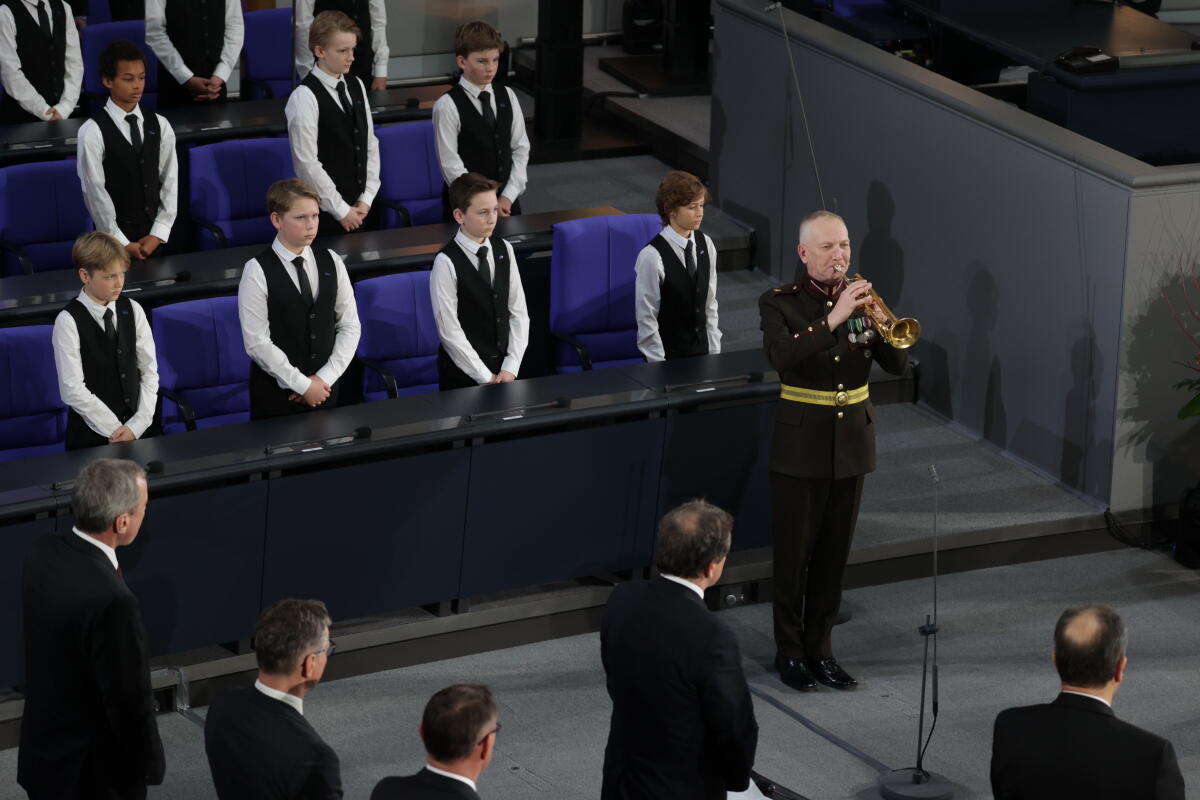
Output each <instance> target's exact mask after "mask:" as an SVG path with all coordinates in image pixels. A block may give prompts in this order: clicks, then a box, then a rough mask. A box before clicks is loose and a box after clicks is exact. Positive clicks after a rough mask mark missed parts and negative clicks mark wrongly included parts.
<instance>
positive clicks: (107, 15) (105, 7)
mask: <svg viewBox="0 0 1200 800" xmlns="http://www.w3.org/2000/svg"><path fill="white" fill-rule="evenodd" d="M86 5H87V21H88V25H101V24H103V23H106V22H112V21H113V18H112V8H111V7H110V6H109V4H108V0H88V2H87V4H86Z"/></svg>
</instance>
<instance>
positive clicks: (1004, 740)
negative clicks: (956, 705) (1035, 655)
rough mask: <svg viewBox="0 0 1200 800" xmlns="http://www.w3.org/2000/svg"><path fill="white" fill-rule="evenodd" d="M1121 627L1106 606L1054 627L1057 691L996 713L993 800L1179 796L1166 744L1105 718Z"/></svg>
mask: <svg viewBox="0 0 1200 800" xmlns="http://www.w3.org/2000/svg"><path fill="white" fill-rule="evenodd" d="M1125 664H1126V659H1125V624H1124V623H1123V622H1122V621H1121V618H1120V617H1119V616H1117V612H1115V611H1113V610H1112V609H1111V608H1108V607H1107V606H1087V607H1085V608H1070V609H1067V610H1066V611H1065V612H1063V615H1062V616H1061V617H1059V620H1058V625H1057V626H1056V627H1055V628H1054V666H1055V667H1056V668H1057V669H1058V674H1059V677H1060V678H1061V679H1062V691H1061V693H1060V694H1059V695H1058V697H1057V698H1056V699H1055V700H1054V702H1052V703H1046V704H1045V705H1039V706H1026V707H1024V708H1010V709H1007V710H1005V711H1001V712H1000V715H999V716H998V717H996V727H995V731H994V734H993V738H992V793H993V794H994V795H995V797H996V800H1043V799H1044V800H1073V798H1079V799H1080V800H1083V799H1084V798H1086V800H1130V798H1135V797H1136V798H1142V800H1183V797H1184V792H1183V776H1182V775H1181V774H1180V772H1179V764H1178V763H1177V762H1176V760H1175V750H1174V749H1173V748H1172V747H1171V743H1170V742H1168V741H1167V740H1166V739H1163V738H1162V737H1160V736H1155V735H1154V734H1153V733H1150V732H1149V731H1144V730H1142V729H1141V728H1138V727H1137V726H1135V725H1131V724H1129V723H1128V722H1123V721H1121V720H1119V719H1117V718H1116V716H1114V715H1113V710H1112V700H1113V695H1114V694H1116V691H1117V687H1118V686H1120V684H1121V680H1122V679H1123V678H1124V677H1125Z"/></svg>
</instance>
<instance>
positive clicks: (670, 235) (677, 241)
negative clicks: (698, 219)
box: [662, 225, 696, 250]
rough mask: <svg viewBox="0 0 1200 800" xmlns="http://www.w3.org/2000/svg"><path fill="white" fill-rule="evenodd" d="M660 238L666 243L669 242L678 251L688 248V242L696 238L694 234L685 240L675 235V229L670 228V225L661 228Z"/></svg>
mask: <svg viewBox="0 0 1200 800" xmlns="http://www.w3.org/2000/svg"><path fill="white" fill-rule="evenodd" d="M662 236H663V238H664V239H666V240H667V241H668V242H670V243H671V244H673V245H675V246H676V247H678V248H679V249H680V250H683V249H685V248H686V247H687V246H688V242H690V241H692V240H693V239H695V238H696V234H695V233H693V234H692V235H691V237H690V238H687V239H685V238H683V237H682V236H680V235H679V234H678V233H676V232H675V229H674V228H672V227H671V226H670V225H666V226H664V227H663V229H662Z"/></svg>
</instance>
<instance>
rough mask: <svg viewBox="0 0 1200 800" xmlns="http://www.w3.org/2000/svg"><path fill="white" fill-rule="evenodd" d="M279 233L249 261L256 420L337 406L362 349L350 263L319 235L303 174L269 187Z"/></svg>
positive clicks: (246, 326)
mask: <svg viewBox="0 0 1200 800" xmlns="http://www.w3.org/2000/svg"><path fill="white" fill-rule="evenodd" d="M267 208H268V209H269V211H270V213H271V224H272V225H274V226H275V230H276V231H278V235H277V236H276V237H275V241H273V242H272V243H271V246H270V247H268V248H267V249H266V250H264V251H263V252H262V253H260V254H259V255H258V256H257V257H255V258H252V259H251V260H249V261H247V262H246V266H245V267H244V268H243V270H242V280H241V283H240V284H239V285H238V319H239V320H240V321H241V326H242V341H243V343H244V344H245V347H246V354H247V355H249V356H250V361H251V363H250V418H251V419H265V418H267V417H280V416H285V415H287V414H298V413H302V412H305V411H311V410H313V409H316V408H319V407H321V406H325V407H336V406H337V399H338V385H337V381H338V378H340V377H342V373H343V372H345V370H346V367H347V366H348V365H349V364H350V361H351V359H353V358H354V351H355V349H356V348H357V347H358V337H359V324H358V308H357V306H355V304H354V288H353V287H352V286H351V285H350V276H349V275H348V274H347V273H346V265H345V264H344V263H342V259H341V258H340V257H339V256H338V254H337V253H334V252H333V251H332V250H327V249H326V248H324V247H317V248H313V247H310V245H311V244H312V241H313V239H314V238H315V237H316V235H317V225H318V222H317V220H318V217H319V216H320V213H321V212H320V209H319V207H318V197H317V193H316V192H315V191H313V189H312V188H310V187H309V186H306V185H305V184H304V183H303V182H301V181H300V180H297V179H296V178H289V179H288V180H285V181H276V182H275V183H273V184H272V185H271V188H270V189H269V190H267Z"/></svg>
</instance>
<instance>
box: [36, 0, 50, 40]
mask: <svg viewBox="0 0 1200 800" xmlns="http://www.w3.org/2000/svg"><path fill="white" fill-rule="evenodd" d="M38 26H39V27H40V28H41V29H42V33H44V34H45V35H46V38H47V39H52V38H53V34H51V32H50V17H49V16H47V15H46V4H45V3H43V2H42V1H41V0H38Z"/></svg>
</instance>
